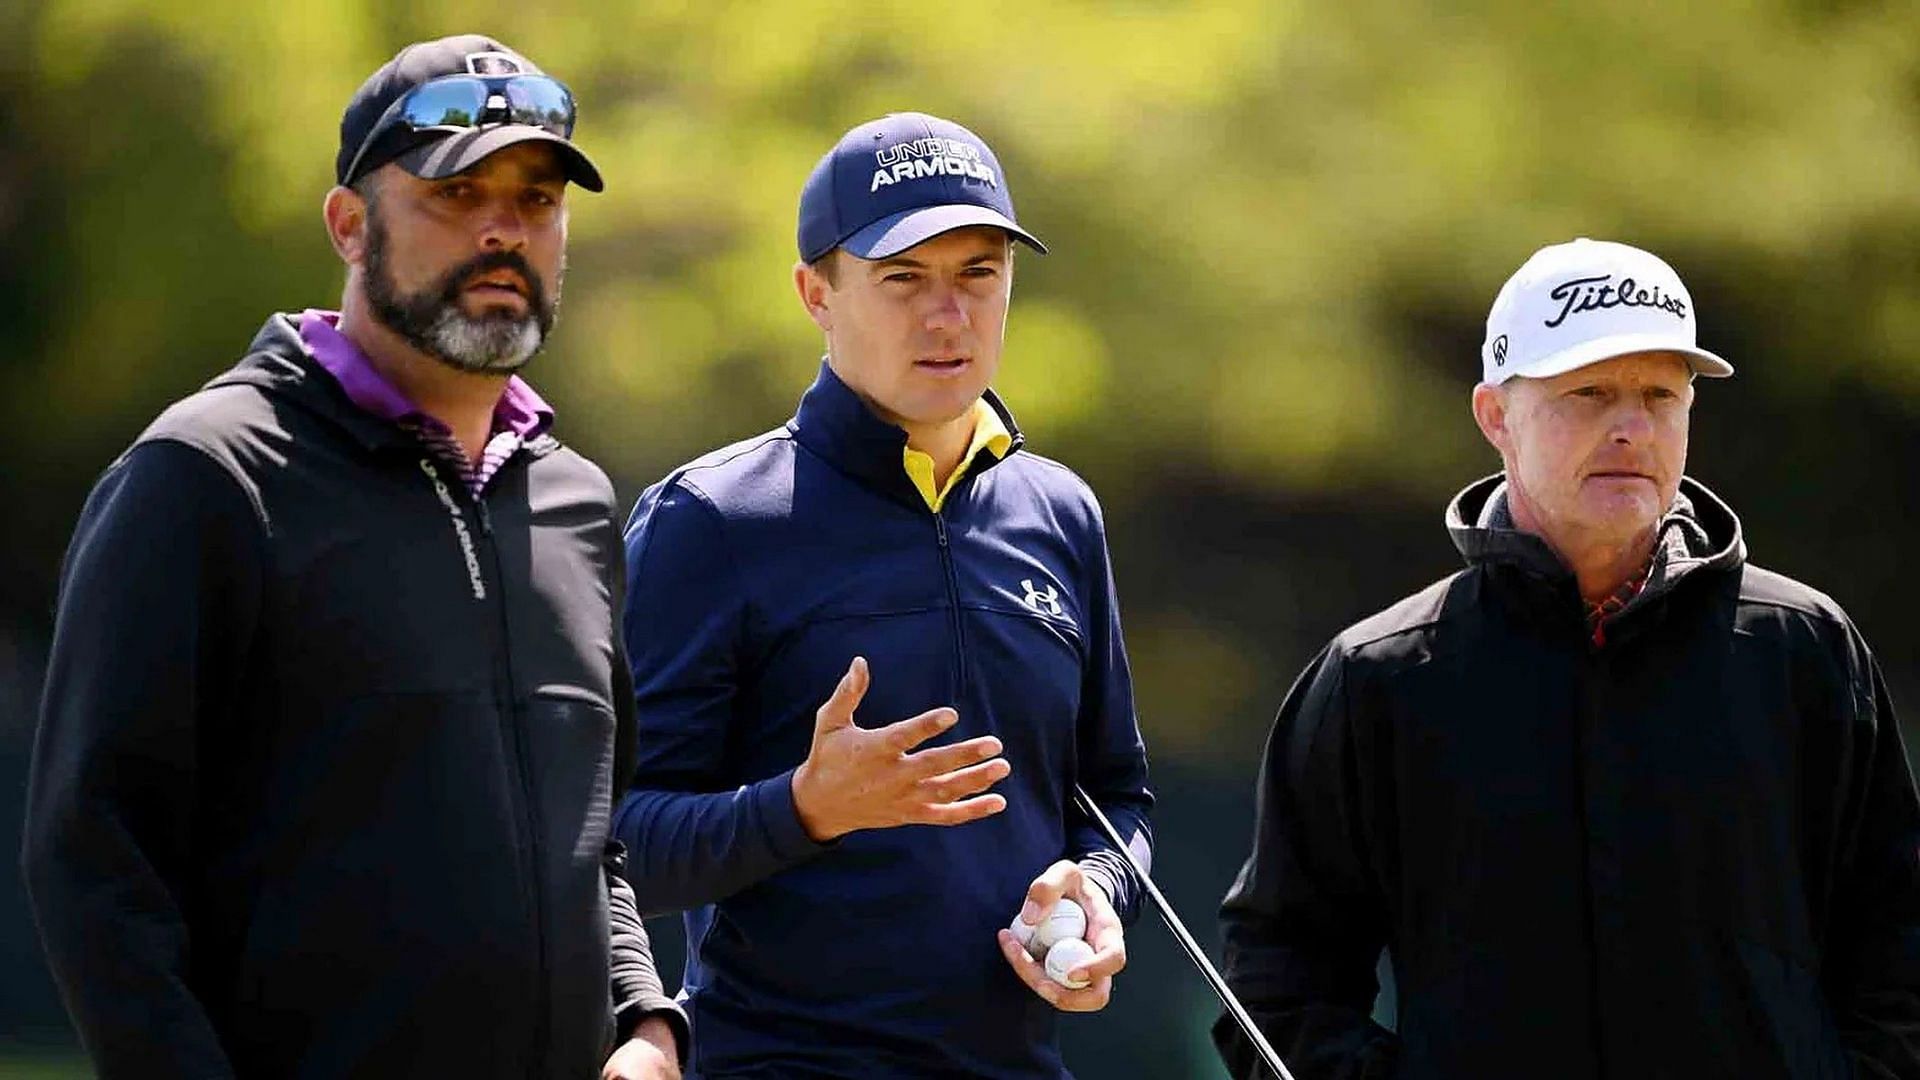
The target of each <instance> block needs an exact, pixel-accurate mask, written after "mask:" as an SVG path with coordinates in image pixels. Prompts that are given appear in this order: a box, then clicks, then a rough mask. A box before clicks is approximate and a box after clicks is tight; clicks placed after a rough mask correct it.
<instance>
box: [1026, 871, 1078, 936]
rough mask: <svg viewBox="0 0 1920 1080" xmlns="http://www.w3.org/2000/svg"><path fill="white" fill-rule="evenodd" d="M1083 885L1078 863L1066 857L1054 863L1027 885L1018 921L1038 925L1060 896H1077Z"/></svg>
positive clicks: (1058, 900)
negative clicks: (1025, 898) (1025, 900)
mask: <svg viewBox="0 0 1920 1080" xmlns="http://www.w3.org/2000/svg"><path fill="white" fill-rule="evenodd" d="M1084 885H1085V877H1084V876H1083V875H1082V874H1081V873H1080V866H1079V864H1077V863H1073V862H1070V861H1068V860H1066V859H1062V860H1060V861H1059V862H1056V863H1054V864H1053V865H1052V866H1049V867H1047V868H1046V869H1045V870H1044V871H1042V872H1041V874H1040V876H1039V877H1037V878H1034V879H1033V884H1032V885H1029V886H1028V887H1027V902H1026V903H1025V904H1023V905H1021V908H1020V921H1021V922H1024V923H1026V924H1027V925H1029V926H1037V925H1039V923H1040V920H1041V919H1042V918H1043V917H1044V916H1045V915H1046V913H1047V912H1049V911H1052V910H1053V905H1055V904H1057V903H1059V902H1060V898H1061V897H1062V896H1067V895H1072V896H1074V897H1076V898H1077V897H1079V896H1080V894H1081V893H1082V892H1083V891H1084Z"/></svg>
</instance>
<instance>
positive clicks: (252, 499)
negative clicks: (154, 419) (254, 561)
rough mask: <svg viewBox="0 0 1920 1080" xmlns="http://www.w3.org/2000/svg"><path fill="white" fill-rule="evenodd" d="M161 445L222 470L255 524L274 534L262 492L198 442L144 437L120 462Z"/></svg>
mask: <svg viewBox="0 0 1920 1080" xmlns="http://www.w3.org/2000/svg"><path fill="white" fill-rule="evenodd" d="M160 443H172V444H173V445H175V446H179V447H183V448H185V449H188V450H191V451H193V452H194V453H195V454H196V455H198V456H199V457H200V458H201V459H202V460H204V461H206V462H207V463H208V464H209V465H212V466H213V467H214V468H216V469H218V470H220V472H222V473H223V474H225V475H226V477H227V480H228V481H229V482H230V483H232V484H233V486H234V487H235V488H237V489H239V492H240V495H241V497H242V498H244V499H246V500H247V507H248V508H249V509H251V510H252V511H253V521H254V524H255V525H257V526H259V527H260V531H261V532H262V533H263V534H269V535H270V534H271V533H272V532H273V526H272V524H271V522H270V521H269V519H268V517H267V508H266V504H265V503H263V502H261V500H260V492H259V490H258V489H257V487H256V486H255V485H253V484H251V483H249V482H248V480H247V477H245V476H243V475H241V474H240V473H238V472H236V471H235V470H234V468H233V466H231V465H229V464H228V463H227V462H225V461H222V460H221V459H220V457H219V455H217V454H214V453H212V452H210V451H209V450H208V448H207V447H205V446H202V445H201V444H199V443H197V442H193V441H191V440H188V439H184V438H182V437H180V436H179V435H175V434H164V435H149V436H144V437H142V438H141V439H139V440H138V441H136V442H135V443H134V444H133V445H132V446H129V447H127V451H126V453H124V454H122V455H120V460H122V461H125V460H126V459H127V458H129V457H131V456H132V455H133V453H134V451H136V450H138V449H140V448H141V447H142V446H157V445H159V444H160Z"/></svg>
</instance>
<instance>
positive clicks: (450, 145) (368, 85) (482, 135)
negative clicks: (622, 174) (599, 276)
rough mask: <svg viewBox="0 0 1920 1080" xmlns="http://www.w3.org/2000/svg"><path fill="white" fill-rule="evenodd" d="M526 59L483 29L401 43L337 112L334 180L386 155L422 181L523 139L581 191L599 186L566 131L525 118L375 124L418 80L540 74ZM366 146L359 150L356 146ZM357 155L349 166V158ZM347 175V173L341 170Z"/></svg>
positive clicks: (346, 180)
mask: <svg viewBox="0 0 1920 1080" xmlns="http://www.w3.org/2000/svg"><path fill="white" fill-rule="evenodd" d="M544 74H545V72H542V71H541V70H540V68H539V67H538V66H536V65H535V64H534V63H533V61H531V60H528V59H527V58H526V57H524V56H522V55H520V54H519V53H518V52H515V51H514V50H513V49H511V48H509V47H508V46H506V45H504V44H502V43H501V42H500V41H499V40H497V39H495V38H491V37H487V36H485V35H482V34H458V35H455V36H453V37H444V38H440V39H439V40H437V41H421V42H416V43H414V44H412V45H409V46H407V47H406V48H404V49H401V50H400V51H399V52H398V53H397V54H395V56H394V58H393V59H391V60H389V61H387V62H386V63H385V64H383V65H381V67H380V70H378V71H376V72H374V73H373V74H372V75H369V76H367V81H366V82H364V83H362V84H360V89H359V90H358V91H356V92H355V93H354V95H353V100H351V101H349V102H348V103H347V110H346V112H344V113H342V114H341V116H340V151H339V153H338V154H337V155H336V156H335V158H334V179H335V180H337V181H338V182H339V183H340V184H341V185H342V186H345V185H347V184H350V183H352V182H353V181H355V180H357V179H359V178H360V177H362V176H365V175H366V174H367V173H369V172H372V171H373V170H374V169H377V168H379V167H380V166H382V165H385V164H386V163H387V162H389V161H391V162H394V163H396V164H398V165H399V166H400V167H401V168H403V169H405V170H407V171H408V172H410V173H412V174H413V175H415V176H418V177H420V178H422V179H424V180H440V179H444V178H446V177H449V176H453V175H454V174H456V173H461V172H465V171H466V170H468V169H470V168H472V167H473V166H474V165H476V164H478V163H479V162H480V161H481V159H483V158H485V157H486V156H487V155H489V154H492V153H494V152H495V151H498V150H503V149H505V148H506V147H509V146H512V145H514V144H515V143H522V142H547V143H552V144H554V146H555V147H556V148H557V149H558V150H559V151H560V159H561V162H562V164H563V166H564V167H565V169H566V174H567V179H569V180H571V181H573V182H574V183H576V184H579V185H580V186H581V187H583V188H586V189H587V190H588V191H601V190H604V189H605V187H606V184H605V182H604V181H602V180H601V179H600V170H599V169H596V168H594V165H593V162H592V161H590V160H588V158H587V155H586V154H584V153H582V152H581V150H580V148H579V147H577V146H575V145H573V143H572V142H570V141H569V140H568V139H567V137H566V136H564V135H560V134H557V133H555V132H553V131H549V130H547V129H545V128H541V127H535V126H533V125H531V124H516V123H500V124H487V125H484V126H481V127H476V128H472V129H470V130H467V131H460V132H446V131H419V132H416V131H413V130H412V129H410V128H409V127H407V126H406V125H404V124H400V125H396V126H392V127H389V128H388V129H386V130H384V131H381V130H376V128H378V127H379V125H380V120H381V118H382V117H383V116H385V115H386V113H387V110H388V108H389V107H390V106H392V105H393V103H394V102H396V101H398V100H400V99H401V98H402V97H404V96H405V95H406V94H407V93H408V92H409V91H411V90H413V89H414V88H415V87H418V86H420V85H421V84H423V83H426V82H430V81H432V80H434V79H438V78H443V77H445V76H448V75H482V76H511V75H544ZM369 139H372V140H373V143H372V145H367V146H366V149H365V152H364V153H362V150H361V148H362V146H363V145H364V144H366V143H367V142H368V140H369ZM356 156H358V157H359V162H358V164H357V166H356V164H355V161H354V159H355V157H356ZM349 169H353V170H354V175H352V176H349V175H348V170H349Z"/></svg>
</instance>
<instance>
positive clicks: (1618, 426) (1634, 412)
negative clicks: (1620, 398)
mask: <svg viewBox="0 0 1920 1080" xmlns="http://www.w3.org/2000/svg"><path fill="white" fill-rule="evenodd" d="M1652 437H1653V410H1652V409H1650V408H1648V407H1647V405H1646V403H1645V402H1642V401H1639V400H1634V401H1631V402H1628V403H1627V404H1625V405H1622V406H1621V407H1620V409H1619V410H1618V411H1617V412H1616V413H1615V414H1614V417H1613V441H1614V442H1617V443H1622V444H1625V445H1636V444H1639V443H1644V442H1646V441H1647V440H1648V439H1650V438H1652Z"/></svg>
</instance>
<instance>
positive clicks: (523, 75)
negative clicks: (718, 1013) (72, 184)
mask: <svg viewBox="0 0 1920 1080" xmlns="http://www.w3.org/2000/svg"><path fill="white" fill-rule="evenodd" d="M573 113H574V110H573V101H572V96H571V94H570V93H569V92H568V90H567V88H566V87H565V86H563V85H562V84H560V83H559V82H557V81H555V80H554V79H552V78H550V77H549V76H547V75H544V74H542V73H541V72H540V70H539V69H538V68H536V67H535V66H534V65H533V64H532V63H531V62H530V61H528V60H527V59H526V58H525V57H523V56H521V55H519V54H518V53H515V52H514V51H513V50H511V49H509V48H507V47H506V46H504V45H502V44H500V43H499V42H497V41H493V40H491V39H488V38H483V37H480V36H477V35H465V36H461V37H452V38H445V39H442V40H439V41H432V42H425V43H422V44H417V45H412V46H409V47H408V48H406V49H404V50H402V51H401V52H400V53H399V55H397V56H395V57H394V58H393V60H392V61H391V62H389V63H388V64H386V65H385V66H383V67H382V68H381V69H380V70H379V71H377V72H375V73H374V74H373V75H372V76H371V77H370V78H369V79H368V80H367V81H366V83H365V84H364V85H363V86H361V88H360V90H359V92H358V93H357V94H356V95H355V96H354V99H353V101H352V103H351V104H350V105H349V106H348V108H347V111H346V114H345V115H344V117H343V118H342V120H341V125H340V147H339V153H338V156H337V157H336V158H335V177H336V179H337V181H338V186H336V187H335V188H334V189H333V190H332V191H331V192H329V193H328V195H327V198H326V204H325V219H326V225H327V233H328V236H329V238H330V240H331V241H332V243H333V246H334V249H335V250H336V251H337V252H338V253H339V255H340V258H341V260H342V262H344V263H345V264H346V267H347V281H346V289H345V293H344V295H343V297H342V303H341V310H339V311H337V312H334V311H318V310H309V311H306V312H302V313H296V314H280V315H274V316H273V317H271V318H269V319H268V320H267V322H266V325H265V326H263V327H262V328H261V330H260V332H259V333H258V334H257V335H256V336H255V338H254V340H253V344H252V345H251V347H250V348H249V349H248V353H247V356H246V357H245V358H244V359H243V360H241V362H240V363H239V364H238V365H237V366H235V367H234V368H232V369H231V370H229V371H228V372H227V373H225V374H223V375H221V376H219V377H218V378H216V379H214V380H213V381H212V382H211V383H210V384H208V386H207V387H205V388H204V389H202V390H201V391H200V392H198V393H195V394H193V395H191V396H189V397H187V398H186V399H184V400H183V401H180V402H179V403H177V404H175V405H174V406H173V407H172V408H169V409H168V410H167V411H166V412H165V413H164V414H162V415H161V416H160V418H159V419H157V420H156V421H154V423H153V424H152V425H151V426H150V427H149V428H148V429H147V431H146V432H145V433H144V434H143V435H141V436H140V437H139V439H137V440H136V441H135V443H134V445H133V446H132V448H131V449H129V450H128V451H127V452H126V453H125V454H123V455H122V456H121V457H120V458H119V460H117V461H115V462H114V463H113V464H112V465H111V466H110V467H109V468H108V469H107V471H106V473H105V475H104V476H103V477H102V478H101V480H100V482H99V483H98V485H97V486H96V487H95V489H94V491H93V494H92V496H91V497H90V498H89V499H88V501H87V505H86V508H85V510H84V511H83V512H82V515H81V519H80V523H79V526H78V528H77V529H76V530H75V534H74V540H73V545H72V547H71V548H70V549H69V551H68V555H67V562H66V566H65V569H64V573H63V575H62V579H61V588H60V603H59V610H58V614H57V618H56V624H55V631H54V642H53V648H52V654H51V656H50V657H49V660H48V671H47V682H46V692H45V700H44V704H43V708H42V714H41V722H40V730H39V736H38V741H37V743H36V744H35V748H34V760H33V766H32V781H31V791H30V793H29V796H28V810H27V814H28V821H27V827H26V838H25V844H24V849H23V855H22V860H23V865H24V870H25V876H26V881H27V885H28V888H29V891H30V893H31V896H32V900H33V904H34V910H35V914H36V916H37V918H38V921H39V925H40V931H41V936H42V939H43V940H44V942H45V944H46V949H47V955H48V958H49V960H50V962H51V966H52V969H53V972H54V975H55V978H56V979H57V980H58V982H59V984H60V988H61V991H62V993H63V994H64V996H65V999H66V1003H67V1007H68V1009H69V1011H70V1012H71V1014H72V1016H73V1021H74V1026H75V1028H76V1029H77V1030H78V1032H79V1034H80V1037H81V1040H82V1041H83V1042H84V1044H85V1046H86V1049H87V1051H88V1053H89V1054H90V1055H91V1056H92V1058H93V1062H94V1065H95V1068H96V1070H97V1071H98V1073H99V1074H100V1075H102V1076H106V1077H131V1076H140V1077H195V1078H213V1077H233V1076H253V1077H296V1076H298V1077H397V1076H425V1075H434V1076H457V1077H463V1078H474V1077H501V1078H506V1077H514V1078H520V1080H524V1078H526V1077H582V1076H592V1075H595V1074H596V1073H603V1074H604V1075H606V1076H610V1077H629V1078H636V1080H637V1078H655V1080H661V1078H668V1077H672V1076H674V1075H676V1073H677V1065H676V1062H675V1051H676V1042H677V1041H681V1040H677V1039H676V1032H680V1033H682V1034H683V1031H684V1020H683V1019H682V1018H681V1017H680V1015H679V1013H678V1009H677V1007H676V1006H675V1005H674V1004H673V1003H672V1002H671V1001H670V1000H669V999H667V998H666V997H665V996H664V995H663V994H662V993H661V990H660V983H659V978H658V976H657V975H656V974H655V973H654V970H653V958H652V956H651V953H650V951H649V949H648V945H647V938H646V934H645V931H644V930H643V929H642V927H641V925H640V922H639V918H638V914H637V912H636V910H635V908H634V906H633V898H632V894H631V890H630V889H629V888H628V887H627V886H626V884H625V882H624V881H623V880H622V879H621V877H620V873H619V872H620V869H621V866H622V854H621V852H620V850H619V848H618V845H617V844H612V843H610V840H609V836H608V821H609V817H610V811H611V791H612V788H613V785H614V783H615V781H616V778H617V777H621V776H624V775H625V772H626V768H625V765H624V763H625V762H626V761H627V760H629V759H630V756H631V754H632V749H631V747H632V742H633V739H632V700H631V695H630V694H629V692H628V690H627V685H626V680H627V671H626V665H625V663H624V662H623V661H622V660H621V659H620V658H619V654H620V645H619V640H618V635H617V634H616V633H615V632H614V623H615V617H614V611H615V606H616V604H617V603H618V598H619V596H620V594H621V591H622V589H621V584H620V582H621V560H620V553H619V539H618V529H617V525H616V522H615V520H614V517H613V515H614V511H615V508H614V503H613V490H612V486H611V485H610V484H609V483H608V482H607V478H606V476H605V475H604V474H603V473H601V471H600V470H599V469H598V468H596V467H595V466H594V465H593V464H592V463H591V462H589V461H587V460H586V459H585V458H582V457H580V456H579V455H578V454H576V453H575V452H574V451H572V450H570V449H568V448H567V447H566V446H565V445H563V444H562V443H560V442H559V441H558V440H557V439H556V438H554V436H553V435H552V433H551V432H550V430H549V429H550V427H551V426H552V424H553V410H552V409H550V408H549V407H548V406H547V404H546V403H545V402H544V401H543V400H541V398H540V396H539V395H538V394H536V393H535V392H534V390H533V388H532V387H531V386H529V385H527V383H526V382H524V381H523V380H521V379H520V378H519V376H518V375H516V374H515V372H516V371H518V370H519V369H520V368H521V367H522V365H524V364H525V363H526V362H527V361H528V360H529V359H530V358H531V357H532V356H533V355H534V353H535V352H537V351H538V350H539V348H540V346H541V344H542V343H543V341H544V340H545V338H546V335H547V332H548V331H549V329H550V328H551V327H552V325H553V319H554V311H555V305H556V303H557V301H558V299H559V293H560V279H561V269H562V264H563V256H564V251H565V247H566V237H567V210H566V188H567V184H568V182H569V181H571V182H573V183H576V184H578V185H580V186H582V187H585V188H588V189H589V190H594V191H598V190H599V189H600V186H601V183H600V176H599V173H598V172H597V171H596V170H595V169H594V167H593V164H592V162H590V161H588V160H587V158H586V155H584V154H583V153H581V151H580V150H579V149H577V148H576V147H574V145H573V144H572V142H571V141H570V136H571V134H572V130H573ZM616 1039H617V1040H618V1041H619V1042H620V1043H621V1046H620V1048H619V1050H618V1051H617V1053H616V1055H615V1056H614V1058H613V1059H612V1060H611V1061H609V1060H608V1050H609V1049H610V1048H611V1047H612V1044H613V1043H614V1042H615V1041H616Z"/></svg>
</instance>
